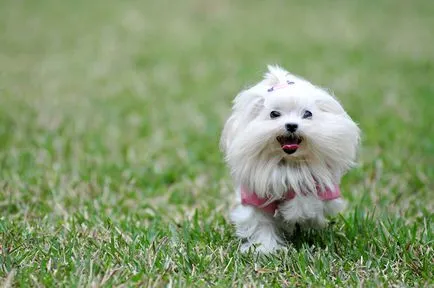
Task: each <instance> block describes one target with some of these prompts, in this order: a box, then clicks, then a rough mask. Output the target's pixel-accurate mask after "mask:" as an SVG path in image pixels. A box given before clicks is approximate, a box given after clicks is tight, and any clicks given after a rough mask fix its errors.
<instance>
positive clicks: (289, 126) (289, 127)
mask: <svg viewBox="0 0 434 288" xmlns="http://www.w3.org/2000/svg"><path fill="white" fill-rule="evenodd" d="M285 127H286V130H287V131H288V132H292V133H293V132H295V131H297V128H298V125H297V124H295V123H286V124H285Z"/></svg>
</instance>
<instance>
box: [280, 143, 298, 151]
mask: <svg viewBox="0 0 434 288" xmlns="http://www.w3.org/2000/svg"><path fill="white" fill-rule="evenodd" d="M282 149H283V150H295V149H298V144H285V145H283V146H282Z"/></svg>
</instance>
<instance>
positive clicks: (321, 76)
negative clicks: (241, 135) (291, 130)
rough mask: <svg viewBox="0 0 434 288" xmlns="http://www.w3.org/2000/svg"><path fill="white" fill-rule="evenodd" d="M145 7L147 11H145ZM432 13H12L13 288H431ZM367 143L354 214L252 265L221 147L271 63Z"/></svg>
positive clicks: (7, 31) (113, 5)
mask: <svg viewBox="0 0 434 288" xmlns="http://www.w3.org/2000/svg"><path fill="white" fill-rule="evenodd" d="M146 2H149V3H146ZM433 15H434V2H432V1H423V0H418V1H404V0H402V1H392V0H390V1H386V0H384V1H383V0H381V1H373V0H372V1H358V2H356V1H343V0H342V1H327V2H325V1H324V2H320V1H310V0H309V1H247V0H244V1H237V2H236V3H235V1H229V0H223V1H209V0H207V1H199V0H187V1H167V0H163V1H161V2H159V1H114V0H104V1H103V0H96V1H84V0H77V1H55V0H41V1H30V0H28V1H25V0H23V1H18V0H4V1H1V2H0V285H1V284H2V283H3V285H5V286H7V287H8V286H33V287H37V286H80V287H82V286H96V287H98V286H118V285H125V286H136V285H137V286H149V287H156V286H165V285H171V286H219V287H231V286H238V287H240V286H250V287H256V286H260V285H263V287H270V286H276V287H280V286H284V287H285V286H287V287H294V286H327V287H334V286H335V285H338V286H364V287H369V286H371V287H375V286H386V287H387V286H389V287H390V286H431V285H434V282H433V280H432V279H433V278H434V275H433V274H434V273H433V271H434V269H433V262H434V251H433V249H434V248H433V246H434V245H433V244H434V235H433V230H434V229H433V220H434V219H433V218H434V217H433V210H434V196H433V195H434V180H433V179H434V127H433V126H434V124H433V121H434V48H433V47H434V33H433V29H432V27H434V17H433ZM268 63H271V64H274V63H278V64H281V65H283V66H284V67H285V68H287V69H288V70H289V71H291V72H293V73H295V74H299V75H301V76H303V77H306V78H308V79H310V80H312V81H313V82H314V83H317V84H319V85H321V86H325V87H328V88H330V89H332V90H333V91H334V92H335V94H336V95H337V96H338V98H339V99H341V101H342V103H343V104H344V106H345V108H346V109H347V111H348V113H349V114H350V115H351V116H352V118H353V119H354V120H355V121H356V122H358V123H359V124H360V127H361V129H362V131H363V143H362V149H361V152H360V160H359V163H360V165H359V166H358V167H357V168H356V169H354V170H352V171H351V172H350V173H349V174H348V175H347V176H346V177H345V178H344V179H343V183H342V190H343V194H344V196H345V198H346V199H348V201H349V207H348V209H347V210H346V211H345V213H344V214H343V215H341V216H340V217H338V218H336V219H334V221H333V223H332V225H331V226H330V227H329V228H328V229H326V230H325V231H322V232H319V233H310V234H303V235H298V237H297V238H296V239H295V240H294V242H293V243H292V244H290V245H289V246H288V247H289V249H288V251H284V252H279V253H278V254H276V255H270V256H263V257H258V256H255V255H253V254H250V255H249V254H247V255H243V254H240V253H239V252H238V251H237V250H238V248H239V245H240V242H239V240H237V239H236V238H235V237H234V229H233V228H232V226H231V224H230V223H229V221H228V217H227V216H228V212H229V211H230V207H231V205H232V202H231V201H232V196H233V191H232V186H231V185H232V183H231V180H230V177H229V173H228V170H227V168H226V167H225V165H224V163H223V160H222V154H221V153H220V151H219V148H218V141H219V136H220V131H221V129H222V126H223V123H224V121H225V119H226V117H227V116H228V114H229V112H230V105H231V100H232V99H233V97H234V96H235V95H236V93H237V92H238V91H239V90H240V89H242V88H243V87H245V86H247V85H249V84H253V83H255V82H257V81H258V80H259V79H260V78H261V77H262V73H263V72H264V71H265V66H266V64H268Z"/></svg>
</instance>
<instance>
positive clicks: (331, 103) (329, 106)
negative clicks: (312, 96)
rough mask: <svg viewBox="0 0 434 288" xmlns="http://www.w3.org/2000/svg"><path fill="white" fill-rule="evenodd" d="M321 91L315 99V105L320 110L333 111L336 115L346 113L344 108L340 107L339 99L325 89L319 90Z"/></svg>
mask: <svg viewBox="0 0 434 288" xmlns="http://www.w3.org/2000/svg"><path fill="white" fill-rule="evenodd" d="M321 93H322V95H321V97H320V98H319V99H317V100H316V101H315V103H316V105H317V107H318V108H319V109H320V110H321V111H324V112H327V113H333V114H336V115H339V114H344V115H346V114H347V113H346V112H345V110H344V108H343V107H342V105H341V103H339V101H338V100H337V99H336V98H334V97H333V96H331V95H330V94H329V93H327V92H326V91H321Z"/></svg>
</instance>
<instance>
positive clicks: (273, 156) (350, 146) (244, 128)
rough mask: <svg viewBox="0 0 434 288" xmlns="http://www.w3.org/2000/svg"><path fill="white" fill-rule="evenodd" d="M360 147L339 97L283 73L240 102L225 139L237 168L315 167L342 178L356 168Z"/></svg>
mask: <svg viewBox="0 0 434 288" xmlns="http://www.w3.org/2000/svg"><path fill="white" fill-rule="evenodd" d="M358 142H359V129H358V127H357V125H356V124H355V123H354V122H353V121H352V120H351V118H350V117H349V116H348V114H347V113H346V112H345V111H344V109H343V108H342V106H341V105H340V104H339V102H338V101H337V100H336V99H335V98H334V97H333V96H331V95H330V94H329V93H327V92H326V91H325V90H323V89H320V88H318V87H316V86H314V85H312V84H311V83H309V82H307V81H305V80H303V79H300V78H298V77H296V76H294V75H291V74H289V73H288V72H286V71H285V70H283V69H281V68H278V67H270V72H269V73H268V74H267V75H266V79H265V80H263V81H261V82H260V83H258V84H257V85H255V86H254V87H252V88H250V89H247V90H245V91H243V92H241V93H240V94H239V95H238V96H237V98H236V99H235V102H234V107H233V113H232V115H231V117H230V118H229V120H228V121H227V123H226V126H225V129H224V131H223V136H222V147H223V149H224V151H225V152H226V158H227V160H228V162H229V163H230V165H231V166H237V165H238V163H240V162H246V161H248V160H252V159H256V160H254V161H256V162H260V161H264V162H266V163H270V161H271V162H274V163H281V162H282V160H284V161H287V162H291V161H293V162H294V161H303V162H307V163H309V162H310V161H315V162H323V163H324V165H327V166H330V167H334V166H339V168H336V169H341V170H342V171H340V172H344V171H345V170H346V169H348V168H349V166H351V164H352V162H353V160H354V158H355V156H356V150H357V146H358Z"/></svg>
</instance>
